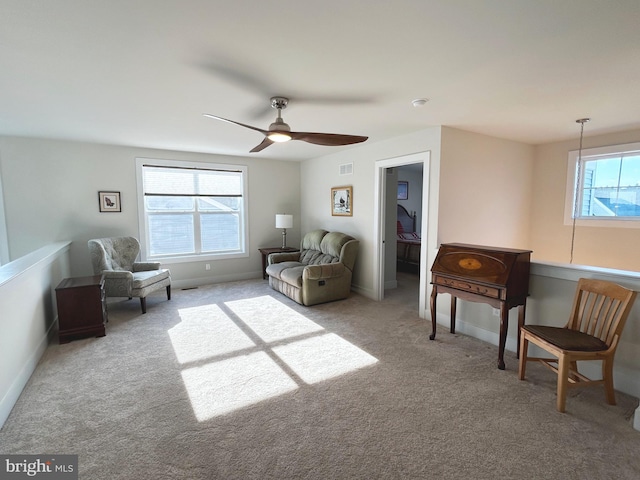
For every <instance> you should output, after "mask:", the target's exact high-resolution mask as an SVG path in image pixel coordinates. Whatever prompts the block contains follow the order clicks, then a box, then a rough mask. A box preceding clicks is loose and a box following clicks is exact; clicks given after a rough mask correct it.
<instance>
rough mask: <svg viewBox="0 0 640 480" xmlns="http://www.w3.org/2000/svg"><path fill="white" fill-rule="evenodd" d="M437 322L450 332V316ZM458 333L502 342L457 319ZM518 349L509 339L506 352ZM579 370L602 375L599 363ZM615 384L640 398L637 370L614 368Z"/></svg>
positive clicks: (637, 421)
mask: <svg viewBox="0 0 640 480" xmlns="http://www.w3.org/2000/svg"><path fill="white" fill-rule="evenodd" d="M436 322H437V323H438V325H439V326H442V327H444V328H446V329H447V330H446V331H447V332H448V331H449V326H450V324H451V323H450V320H449V316H448V315H445V314H441V313H438V314H437V315H436ZM456 332H459V333H462V334H464V335H469V336H470V337H474V338H477V339H478V340H482V341H484V342H487V343H490V344H492V345H495V346H498V343H499V341H500V335H499V334H498V333H496V332H489V331H487V330H484V329H482V328H478V327H476V326H474V325H471V324H469V323H466V322H465V321H464V320H460V319H456ZM530 345H531V344H530ZM517 347H518V345H517V341H516V339H515V338H514V337H507V343H506V345H505V350H509V351H511V352H515V351H516V349H517ZM529 348H531V349H532V350H534V351H533V352H530V354H532V353H533V355H539V356H541V355H542V354H543V352H542V350H540V353H536V352H535V349H536V348H537V347H536V346H535V345H531V346H530V347H529ZM579 369H580V370H581V372H582V373H583V374H584V375H586V376H588V377H592V378H594V379H597V378H601V377H600V376H601V375H602V368H601V366H600V364H599V363H598V362H583V363H582V364H580V366H579ZM613 383H614V385H615V388H616V390H619V391H621V392H623V393H626V394H627V395H632V396H634V397H640V372H638V371H637V370H633V369H630V368H627V367H624V366H614V367H613ZM633 427H634V428H635V429H636V430H640V407H638V409H637V410H636V412H635V416H634V421H633Z"/></svg>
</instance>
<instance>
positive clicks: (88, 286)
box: [56, 275, 107, 343]
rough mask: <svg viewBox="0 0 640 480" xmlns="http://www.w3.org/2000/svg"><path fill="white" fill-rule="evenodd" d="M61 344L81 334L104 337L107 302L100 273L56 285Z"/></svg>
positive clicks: (82, 335) (67, 280)
mask: <svg viewBox="0 0 640 480" xmlns="http://www.w3.org/2000/svg"><path fill="white" fill-rule="evenodd" d="M56 302H57V304H58V338H59V341H60V343H68V342H70V341H71V340H75V339H77V338H84V337H91V336H96V337H104V336H105V335H106V332H105V328H104V324H105V323H106V321H107V301H106V295H105V291H104V279H103V278H102V275H95V276H91V277H76V278H65V279H64V280H62V282H60V284H59V285H58V286H57V287H56Z"/></svg>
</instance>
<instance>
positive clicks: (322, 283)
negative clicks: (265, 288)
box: [267, 230, 359, 305]
mask: <svg viewBox="0 0 640 480" xmlns="http://www.w3.org/2000/svg"><path fill="white" fill-rule="evenodd" d="M358 246H359V242H358V240H356V239H354V238H353V237H351V236H349V235H346V234H344V233H340V232H327V231H326V230H314V231H312V232H309V233H307V234H306V235H305V236H304V238H303V239H302V242H301V248H300V252H296V253H276V254H271V255H269V266H268V267H267V275H269V285H271V287H272V288H273V289H275V290H278V291H279V292H281V293H284V294H285V295H287V296H288V297H290V298H291V299H293V300H295V301H296V302H298V303H300V304H302V305H315V304H317V303H323V302H329V301H333V300H340V299H343V298H347V297H348V296H349V292H350V291H351V278H352V274H353V267H354V265H355V260H356V256H357V253H358Z"/></svg>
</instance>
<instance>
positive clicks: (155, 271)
mask: <svg viewBox="0 0 640 480" xmlns="http://www.w3.org/2000/svg"><path fill="white" fill-rule="evenodd" d="M139 252H140V243H139V242H138V240H137V239H136V238H134V237H112V238H96V239H93V240H89V253H90V254H91V264H92V266H93V273H94V274H96V275H103V276H104V285H105V293H106V295H107V296H108V297H129V298H132V297H139V298H140V307H141V308H142V313H147V302H146V297H147V295H149V294H150V293H152V292H155V291H156V290H159V289H161V288H164V287H166V289H167V299H168V300H171V275H170V273H169V270H167V269H163V268H160V262H136V261H135V260H136V258H137V257H138V253H139Z"/></svg>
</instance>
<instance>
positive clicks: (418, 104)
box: [411, 98, 429, 108]
mask: <svg viewBox="0 0 640 480" xmlns="http://www.w3.org/2000/svg"><path fill="white" fill-rule="evenodd" d="M428 101H429V99H428V98H416V99H415V100H412V101H411V105H413V106H414V107H416V108H417V107H423V106H424V105H426V104H427V102H428Z"/></svg>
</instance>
